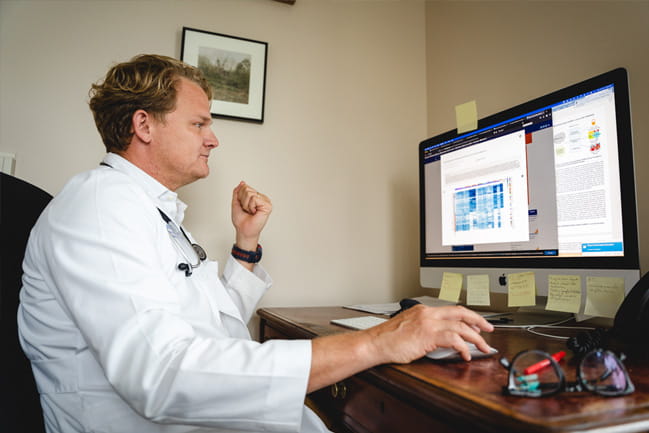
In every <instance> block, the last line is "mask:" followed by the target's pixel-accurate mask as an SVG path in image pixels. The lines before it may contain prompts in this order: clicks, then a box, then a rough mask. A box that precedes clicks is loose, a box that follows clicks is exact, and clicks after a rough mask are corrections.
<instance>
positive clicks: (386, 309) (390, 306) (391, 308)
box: [344, 296, 457, 316]
mask: <svg viewBox="0 0 649 433" xmlns="http://www.w3.org/2000/svg"><path fill="white" fill-rule="evenodd" d="M410 299H413V300H415V301H419V302H421V303H422V304H424V305H428V306H431V307H443V306H445V305H455V304H457V302H450V301H445V300H443V299H439V298H434V297H432V296H417V297H415V298H410ZM344 308H349V309H350V310H358V311H364V312H366V313H372V314H384V315H386V316H389V315H390V314H392V313H394V312H395V311H398V310H399V309H400V308H401V306H400V305H399V303H398V302H389V303H387V304H355V305H345V307H344Z"/></svg>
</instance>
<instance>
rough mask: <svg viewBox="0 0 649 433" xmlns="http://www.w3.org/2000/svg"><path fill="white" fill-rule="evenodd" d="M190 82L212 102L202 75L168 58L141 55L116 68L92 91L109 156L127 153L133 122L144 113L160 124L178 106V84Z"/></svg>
mask: <svg viewBox="0 0 649 433" xmlns="http://www.w3.org/2000/svg"><path fill="white" fill-rule="evenodd" d="M180 78H187V79H189V80H191V81H193V82H195V83H196V84H198V85H199V86H200V87H201V88H202V89H203V90H204V91H205V94H206V95H207V98H208V100H211V99H212V89H211V87H210V85H209V84H208V82H207V81H206V80H205V77H204V76H203V74H202V73H201V71H200V70H199V69H198V68H196V67H194V66H190V65H188V64H186V63H183V62H181V61H179V60H176V59H174V58H171V57H167V56H160V55H153V54H142V55H139V56H136V57H134V58H132V59H131V60H130V61H128V62H124V63H119V64H117V65H115V66H113V67H112V68H111V69H110V70H109V71H108V73H107V74H106V77H105V78H104V80H103V81H102V82H98V83H95V84H93V85H92V87H91V88H90V92H89V96H90V101H89V106H90V110H91V111H92V114H93V116H94V118H95V124H96V125H97V130H98V131H99V134H100V135H101V138H102V140H103V142H104V145H105V146H106V151H108V152H120V151H123V150H126V148H128V145H129V144H130V142H131V138H132V137H133V128H132V124H131V120H132V118H133V114H134V113H135V112H136V111H137V110H144V111H146V112H147V113H149V114H151V115H152V116H154V118H155V119H157V120H159V121H164V117H165V115H166V114H167V113H169V112H171V111H173V110H174V108H175V106H176V90H177V86H176V83H177V82H178V80H179V79H180Z"/></svg>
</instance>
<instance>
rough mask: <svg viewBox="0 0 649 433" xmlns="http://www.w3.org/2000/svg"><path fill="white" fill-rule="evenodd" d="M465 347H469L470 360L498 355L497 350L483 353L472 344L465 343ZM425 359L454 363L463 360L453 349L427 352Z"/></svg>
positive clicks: (441, 348)
mask: <svg viewBox="0 0 649 433" xmlns="http://www.w3.org/2000/svg"><path fill="white" fill-rule="evenodd" d="M466 345H467V346H468V347H469V352H470V353H471V359H479V358H486V357H488V356H492V355H494V354H496V353H498V349H495V348H493V347H492V348H491V350H489V352H487V353H485V352H483V351H481V350H480V349H478V348H477V347H476V346H475V344H473V343H468V342H467V343H466ZM426 358H430V359H434V360H436V361H440V360H444V361H456V360H463V358H462V355H461V354H460V352H458V351H457V350H455V349H453V348H452V347H439V348H437V349H435V350H433V351H432V352H428V353H427V354H426Z"/></svg>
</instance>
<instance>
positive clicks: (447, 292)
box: [439, 272, 462, 302]
mask: <svg viewBox="0 0 649 433" xmlns="http://www.w3.org/2000/svg"><path fill="white" fill-rule="evenodd" d="M461 292H462V274H458V273H455V272H444V274H443V276H442V287H441V288H440V291H439V299H443V300H445V301H451V302H457V301H459V300H460V293H461Z"/></svg>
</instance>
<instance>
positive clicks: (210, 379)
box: [18, 154, 327, 433]
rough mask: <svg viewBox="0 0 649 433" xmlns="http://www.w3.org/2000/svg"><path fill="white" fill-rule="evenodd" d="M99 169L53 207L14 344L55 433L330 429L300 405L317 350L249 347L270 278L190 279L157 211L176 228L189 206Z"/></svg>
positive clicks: (115, 171)
mask: <svg viewBox="0 0 649 433" xmlns="http://www.w3.org/2000/svg"><path fill="white" fill-rule="evenodd" d="M104 161H105V162H106V163H108V164H110V165H111V166H112V168H110V167H104V166H102V167H98V168H96V169H94V170H91V171H89V172H86V173H82V174H80V175H77V176H75V177H74V178H73V179H71V180H70V182H69V183H68V184H67V185H66V186H65V187H64V188H63V190H62V191H61V193H60V194H59V195H58V196H57V197H55V198H54V199H53V200H52V202H51V203H50V205H49V206H48V207H47V209H46V210H45V211H44V212H43V214H42V215H41V217H40V219H39V220H38V222H37V224H36V226H35V227H34V229H33V231H32V234H31V237H30V240H29V243H28V247H27V251H26V255H25V261H24V265H23V267H24V271H25V273H24V276H23V288H22V290H21V293H20V299H21V304H20V307H19V310H18V325H19V334H20V340H21V344H22V346H23V349H24V350H25V353H26V354H27V357H28V358H29V359H30V360H31V362H32V368H33V371H34V376H35V378H36V383H37V386H38V389H39V392H40V394H41V404H42V406H43V413H44V419H45V424H46V429H47V431H48V432H49V433H54V432H62V433H69V432H124V433H125V432H130V433H149V432H174V433H176V432H199V431H200V432H204V431H209V432H226V431H240V430H244V431H277V432H290V431H302V432H322V431H327V430H326V428H325V427H324V424H322V422H321V421H320V420H319V419H318V418H317V417H316V416H315V414H313V413H312V412H311V411H310V410H308V409H307V408H305V406H304V396H305V392H306V386H307V379H308V375H309V369H310V362H311V345H310V342H309V341H307V340H301V341H270V342H267V343H263V344H260V343H258V342H254V341H252V340H251V338H250V335H249V332H248V328H247V326H246V323H247V322H248V320H249V319H250V318H251V316H252V315H253V313H254V309H255V306H256V303H257V302H258V300H259V299H260V297H261V296H262V295H263V294H264V293H265V291H266V290H267V289H268V288H269V287H270V284H271V281H270V278H269V277H268V275H267V274H266V273H265V271H264V270H263V269H262V268H261V267H260V266H258V265H257V266H256V267H255V270H254V273H250V272H248V271H247V270H246V269H245V268H243V267H242V266H241V265H240V264H239V263H238V262H236V260H234V259H232V258H231V257H230V259H229V260H228V261H227V263H226V265H225V268H224V270H223V276H222V277H221V278H219V269H218V265H217V263H216V262H213V261H209V260H207V261H205V262H202V264H201V265H200V266H199V267H198V268H196V269H195V270H194V273H193V275H192V276H191V277H186V276H185V274H184V272H182V271H180V270H178V268H177V267H178V264H179V263H180V262H183V261H185V260H184V259H183V256H182V255H180V253H179V251H178V249H177V247H176V246H175V245H174V243H173V242H172V241H171V238H170V236H169V233H168V232H167V228H166V224H165V222H164V221H163V220H162V218H161V216H160V213H159V211H158V209H157V208H156V207H159V208H160V209H162V210H163V212H165V213H166V214H167V215H168V216H169V217H170V218H171V219H173V220H175V221H176V222H177V223H178V224H180V223H181V222H182V219H183V215H184V210H185V205H184V204H183V203H182V202H180V201H179V200H178V199H177V196H176V194H175V193H173V192H171V191H169V190H167V189H166V188H164V187H163V186H162V185H161V184H159V183H158V182H157V181H155V180H154V179H153V178H151V177H149V176H148V175H146V174H145V173H144V172H142V171H141V170H139V169H138V168H137V167H135V166H133V165H132V164H130V163H129V162H128V161H126V160H125V159H123V158H121V157H119V156H117V155H115V154H108V155H107V156H106V158H105V160H104ZM187 234H188V236H190V237H191V235H190V234H189V233H187ZM192 240H193V239H192Z"/></svg>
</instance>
